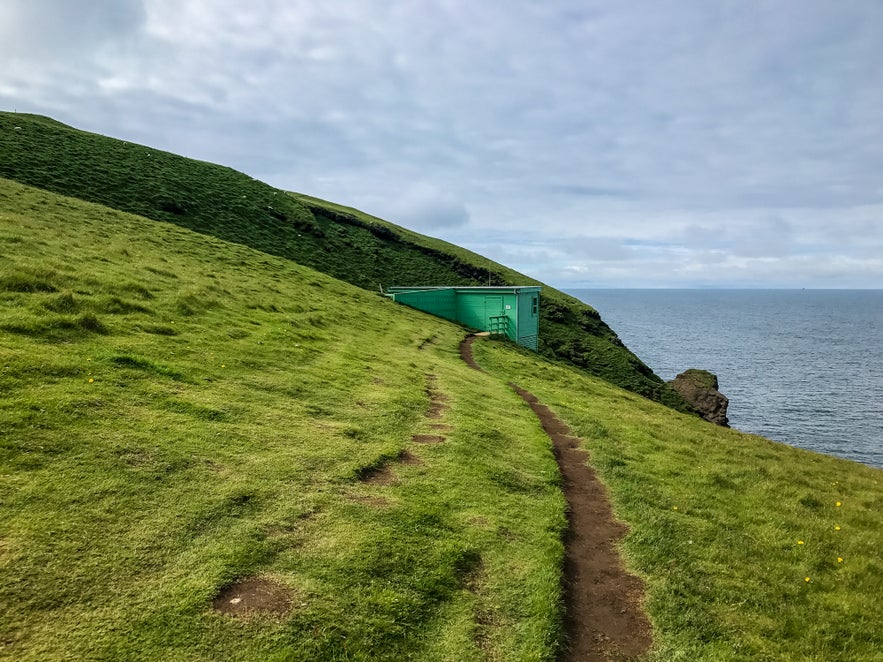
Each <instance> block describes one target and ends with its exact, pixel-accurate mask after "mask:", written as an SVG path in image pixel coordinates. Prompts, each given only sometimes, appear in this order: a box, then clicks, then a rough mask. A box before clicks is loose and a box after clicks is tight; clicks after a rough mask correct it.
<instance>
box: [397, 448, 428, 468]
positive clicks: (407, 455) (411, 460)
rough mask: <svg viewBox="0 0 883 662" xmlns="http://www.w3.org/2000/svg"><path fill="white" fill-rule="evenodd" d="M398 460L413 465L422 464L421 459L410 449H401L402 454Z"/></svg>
mask: <svg viewBox="0 0 883 662" xmlns="http://www.w3.org/2000/svg"><path fill="white" fill-rule="evenodd" d="M399 462H401V463H402V464H410V465H415V466H416V465H420V464H423V460H421V459H420V458H419V457H417V456H416V455H414V454H413V453H412V452H411V451H402V454H401V455H399Z"/></svg>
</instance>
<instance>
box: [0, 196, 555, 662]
mask: <svg viewBox="0 0 883 662" xmlns="http://www.w3.org/2000/svg"><path fill="white" fill-rule="evenodd" d="M461 337H462V330H461V329H460V328H459V327H457V326H455V325H452V324H448V323H446V322H443V321H441V320H438V319H437V318H433V317H430V316H427V315H423V314H421V313H417V312H416V311H413V310H410V309H406V308H404V307H402V306H397V305H396V304H394V303H392V302H391V301H389V300H387V299H385V298H383V297H380V296H379V295H378V294H376V293H369V292H366V291H364V290H361V289H359V288H356V287H354V286H351V285H348V284H346V283H343V282H341V281H338V280H334V279H332V278H330V277H329V276H326V275H324V274H321V273H319V272H317V271H314V270H312V269H310V268H307V267H302V266H299V265H296V264H293V263H292V262H290V261H287V260H283V259H280V258H276V257H273V256H270V255H267V254H265V253H260V252H258V251H255V250H254V249H251V248H248V247H245V246H241V245H238V244H231V243H228V242H225V241H223V240H220V239H216V238H213V237H207V236H204V235H199V234H196V233H193V232H191V231H188V230H184V229H181V228H178V227H176V226H174V225H170V224H167V223H158V222H155V221H151V220H148V219H144V218H140V217H136V216H132V215H128V214H124V213H121V212H118V211H115V210H111V209H108V208H106V207H101V206H98V205H94V204H88V203H85V202H82V201H79V200H75V199H72V198H63V197H60V196H57V195H54V194H51V193H48V192H46V191H42V190H38V189H33V188H29V187H24V186H22V185H20V184H17V183H13V182H10V181H8V180H0V390H2V393H3V394H4V397H3V398H2V400H0V430H2V431H3V433H2V435H0V503H2V508H0V604H2V605H3V618H2V635H0V657H4V658H8V659H15V660H46V659H72V658H76V659H213V660H214V659H226V658H230V659H242V660H248V659H253V660H266V659H303V660H306V659H309V660H334V659H353V660H359V659H390V660H392V659H395V660H405V659H425V660H480V659H485V658H491V659H506V660H522V659H537V660H541V659H551V658H552V657H553V656H554V652H555V650H556V647H557V646H558V641H559V629H560V607H559V604H560V599H559V576H560V565H561V559H562V550H563V547H562V543H561V531H562V529H563V527H564V525H565V519H564V502H563V498H562V495H561V493H560V490H559V487H558V482H559V478H558V475H557V471H556V467H555V461H554V458H553V456H552V452H551V449H550V448H549V445H548V440H547V438H545V436H544V435H543V433H542V430H540V429H538V427H537V425H536V423H535V421H533V420H532V419H531V417H530V416H529V413H528V412H527V411H526V410H525V412H524V415H523V416H522V415H513V414H512V413H511V412H513V411H518V410H519V407H520V406H521V405H520V402H519V399H518V397H517V395H515V394H514V393H512V392H511V390H509V389H508V388H506V386H505V385H504V384H502V383H499V382H497V381H496V380H494V379H492V378H490V377H489V376H485V375H481V374H479V373H476V372H475V371H474V370H471V369H469V368H468V367H467V366H466V365H465V364H463V363H462V361H461V360H460V358H459V353H458V343H459V340H460V339H461Z"/></svg>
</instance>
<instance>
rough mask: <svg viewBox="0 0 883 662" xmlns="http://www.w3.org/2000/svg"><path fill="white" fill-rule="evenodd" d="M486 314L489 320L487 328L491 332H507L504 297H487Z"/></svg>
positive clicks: (485, 302) (485, 299)
mask: <svg viewBox="0 0 883 662" xmlns="http://www.w3.org/2000/svg"><path fill="white" fill-rule="evenodd" d="M484 314H485V319H486V320H487V325H486V326H485V328H486V329H487V330H488V331H490V332H491V333H503V334H505V333H506V329H505V326H504V325H505V322H506V319H505V318H504V317H503V297H485V298H484Z"/></svg>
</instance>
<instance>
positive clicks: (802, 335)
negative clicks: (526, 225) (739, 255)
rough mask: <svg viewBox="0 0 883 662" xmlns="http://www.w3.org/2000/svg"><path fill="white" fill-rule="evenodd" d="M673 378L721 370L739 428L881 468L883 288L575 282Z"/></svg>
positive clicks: (645, 357) (638, 350) (630, 342)
mask: <svg viewBox="0 0 883 662" xmlns="http://www.w3.org/2000/svg"><path fill="white" fill-rule="evenodd" d="M568 294H571V295H573V296H575V297H577V298H578V299H580V300H581V301H584V302H585V303H587V304H589V305H590V306H592V307H593V308H595V309H597V310H598V312H599V313H601V317H602V318H603V319H604V321H605V322H607V324H608V325H610V326H611V327H612V328H613V330H614V331H616V333H617V334H618V335H619V337H620V338H621V339H622V341H623V342H624V343H625V344H626V345H627V346H628V348H629V349H631V350H632V352H634V353H635V354H637V355H638V356H639V357H640V358H641V360H642V361H644V363H646V364H647V365H648V366H650V368H652V369H653V371H654V372H655V373H656V374H657V375H659V376H660V377H662V378H663V379H664V380H666V381H667V380H670V379H672V378H674V376H675V375H677V374H678V373H679V372H683V371H684V370H686V369H687V368H702V369H704V370H709V371H710V372H713V373H714V374H716V375H717V377H718V382H719V384H720V391H721V393H723V394H724V395H726V396H727V397H728V398H729V399H730V405H729V410H728V416H729V419H730V426H731V427H733V428H737V429H739V430H742V431H744V432H751V433H754V434H759V435H762V436H764V437H767V438H768V439H773V440H776V441H781V442H784V443H787V444H791V445H793V446H799V447H801V448H807V449H809V450H813V451H817V452H820V453H828V454H831V455H837V456H839V457H843V458H847V459H850V460H855V461H857V462H863V463H865V464H869V465H871V466H875V467H883V290H568Z"/></svg>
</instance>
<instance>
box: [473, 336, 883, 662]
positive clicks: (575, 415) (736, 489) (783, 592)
mask: <svg viewBox="0 0 883 662" xmlns="http://www.w3.org/2000/svg"><path fill="white" fill-rule="evenodd" d="M474 347H475V355H476V358H477V360H478V362H479V363H480V364H481V365H482V366H483V367H485V368H486V369H488V370H490V371H491V372H492V373H494V374H496V375H498V376H499V378H500V379H501V380H513V381H515V382H517V383H518V384H519V385H520V386H522V387H524V388H526V389H528V390H530V391H531V392H532V393H534V394H535V395H536V396H537V397H539V398H540V400H542V401H543V402H544V403H545V404H547V405H548V406H549V407H551V408H552V409H553V410H554V411H555V412H556V413H557V414H558V415H559V416H560V417H561V418H563V419H564V420H565V421H566V422H567V423H568V424H569V425H570V426H571V427H572V428H573V430H574V432H575V433H576V434H578V435H579V436H580V437H582V439H583V446H584V448H585V449H586V450H587V451H588V452H589V454H590V463H591V464H592V465H593V466H594V467H596V468H597V470H598V472H599V475H600V476H601V478H602V479H603V481H604V482H605V483H606V485H607V486H608V489H609V491H610V495H611V498H612V500H613V503H614V507H615V512H616V514H617V516H618V517H619V518H620V519H622V520H623V521H624V522H626V523H627V524H628V525H629V526H630V527H631V531H630V533H629V535H628V536H627V538H626V539H625V541H624V544H623V551H624V554H625V556H626V558H627V560H628V563H629V566H630V567H631V568H632V569H633V570H634V571H635V572H637V573H638V574H639V575H640V576H641V577H643V578H644V580H645V581H646V583H647V589H648V599H647V608H648V610H649V613H650V616H651V618H652V621H653V625H654V629H655V636H656V649H655V652H654V655H653V659H658V660H666V661H668V660H690V661H693V660H818V661H819V662H821V661H832V660H843V661H853V660H881V659H883V653H881V651H883V601H881V600H880V596H881V595H883V564H881V555H880V550H881V549H883V518H881V513H883V471H880V470H879V469H872V468H870V467H867V466H864V465H861V464H857V463H853V462H849V461H846V460H841V459H838V458H834V457H829V456H825V455H820V454H816V453H811V452H808V451H803V450H799V449H796V448H792V447H789V446H785V445H783V444H777V443H773V442H771V441H768V440H765V439H762V438H760V437H756V436H751V435H747V434H744V433H740V432H737V431H734V430H728V429H724V428H719V427H717V426H714V425H712V424H710V423H705V422H703V421H698V420H696V419H695V418H693V417H691V416H685V415H682V414H678V413H675V412H672V411H670V410H667V409H664V408H662V407H660V406H659V405H657V404H655V403H652V402H649V401H647V400H645V399H642V398H639V397H636V396H634V395H632V394H629V393H626V392H624V391H621V390H619V389H616V388H614V387H611V386H610V385H609V384H606V383H604V382H601V381H599V380H596V379H592V378H587V377H585V376H584V375H582V374H580V373H578V372H577V371H574V370H573V369H572V368H569V367H566V366H562V365H553V364H548V363H543V362H538V361H536V360H535V359H534V357H532V356H530V355H529V354H528V353H527V352H521V351H514V350H513V349H512V348H510V347H507V346H505V345H503V344H501V343H492V342H483V343H476V344H475V345H474ZM838 527H839V528H838ZM840 559H842V561H841V560H840ZM807 578H809V581H807Z"/></svg>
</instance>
